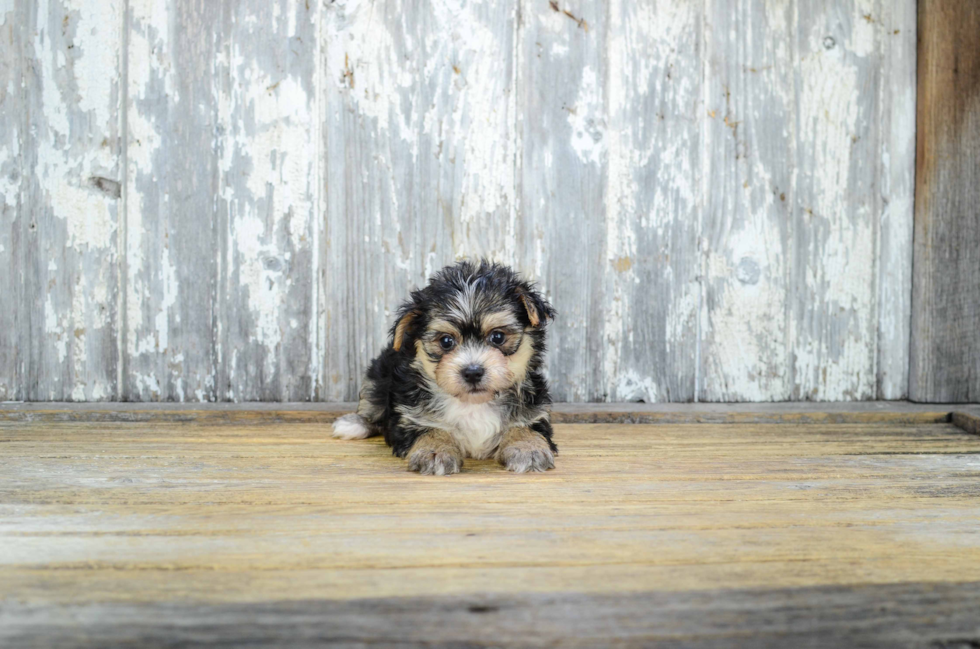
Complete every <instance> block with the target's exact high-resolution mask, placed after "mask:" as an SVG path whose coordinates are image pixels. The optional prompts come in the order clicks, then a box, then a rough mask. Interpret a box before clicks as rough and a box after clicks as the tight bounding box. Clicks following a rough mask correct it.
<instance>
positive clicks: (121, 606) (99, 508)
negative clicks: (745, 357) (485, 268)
mask: <svg viewBox="0 0 980 649" xmlns="http://www.w3.org/2000/svg"><path fill="white" fill-rule="evenodd" d="M63 419H64V417H61V418H59V417H54V416H51V415H50V413H49V414H48V415H44V416H30V417H26V416H9V417H7V418H6V419H5V418H4V417H0V646H3V647H19V646H28V647H49V646H65V647H76V646H91V647H102V646H133V647H154V646H193V645H195V644H199V643H201V644H204V643H210V644H220V645H223V646H252V645H254V646H258V645H263V646H264V645H279V646H308V645H310V646H312V645H322V644H335V645H341V646H352V647H354V646H454V647H459V646H498V645H520V646H542V645H548V646H554V645H556V644H558V645H562V646H613V645H615V646H634V645H635V646H661V645H662V646H698V647H702V646H705V647H714V646H718V647H722V646H732V645H735V644H738V645H741V646H850V645H858V644H860V645H862V646H888V647H902V646H909V647H920V646H932V647H976V646H980V436H977V435H975V434H972V433H970V432H967V431H966V430H964V429H963V427H961V426H957V425H954V424H953V423H950V422H949V421H948V418H946V417H943V418H942V419H941V420H938V421H934V422H933V420H934V419H935V418H934V417H931V416H922V417H908V418H900V419H896V418H892V419H891V420H888V419H887V418H885V420H884V421H881V422H878V423H808V424H807V423H802V424H801V423H791V422H790V420H787V421H786V422H783V423H718V424H705V423H702V424H668V423H662V424H656V425H645V424H632V425H630V424H560V425H558V426H557V428H556V440H557V441H558V444H559V445H560V448H561V454H560V455H559V457H558V461H557V470H555V471H550V472H548V473H547V474H537V475H512V474H508V473H507V472H505V471H503V470H501V469H500V468H499V467H497V466H496V465H494V464H493V463H491V462H477V461H467V462H466V465H465V467H464V471H463V473H462V474H460V475H457V476H452V477H448V478H447V477H441V478H440V477H420V476H418V475H414V474H410V473H407V472H406V471H405V464H404V462H402V461H401V460H398V459H396V458H393V457H392V456H391V455H390V453H389V452H388V450H387V449H386V448H385V447H384V445H383V443H381V442H380V441H378V440H376V439H375V440H369V441H362V442H342V441H335V440H332V439H330V438H329V435H328V426H327V425H326V424H325V423H323V422H315V423H311V420H306V421H304V419H303V418H302V417H296V418H294V419H293V420H291V421H290V422H289V423H282V418H262V417H258V418H255V419H254V421H257V422H259V423H249V421H250V419H249V418H248V417H240V418H234V419H233V420H231V421H229V420H227V419H221V418H216V419H208V418H206V417H202V418H200V420H199V421H198V420H195V418H193V417H190V418H184V420H182V421H171V420H166V419H167V418H163V419H161V420H158V421H155V420H152V418H149V419H150V420H147V421H128V422H121V423H120V422H112V421H84V419H85V418H84V417H81V418H79V419H82V421H63ZM818 419H819V418H818ZM839 419H840V418H838V420H839ZM967 419H969V418H967ZM845 420H846V418H845ZM733 421H735V420H733ZM909 421H911V422H912V423H901V422H909ZM970 421H975V420H972V419H970ZM202 422H204V423H202ZM929 422H933V423H929ZM961 423H962V420H961Z"/></svg>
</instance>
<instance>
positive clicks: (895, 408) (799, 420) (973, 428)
mask: <svg viewBox="0 0 980 649" xmlns="http://www.w3.org/2000/svg"><path fill="white" fill-rule="evenodd" d="M355 406H356V404H354V403H2V404H0V422H3V421H8V422H16V421H27V422H45V421H50V422H71V421H77V422H100V421H101V422H133V423H138V422H187V423H200V424H222V423H239V424H249V423H253V424H273V423H298V424H300V423H309V424H329V423H331V422H332V421H334V420H335V419H336V418H337V417H339V416H341V415H343V414H345V413H348V412H351V411H353V410H354V408H355ZM552 420H553V421H554V422H555V423H562V424H571V423H596V424H698V423H708V424H731V423H738V424H752V423H784V424H808V423H839V424H845V423H876V422H881V423H893V424H925V423H940V422H952V423H954V424H956V425H957V426H959V427H960V428H963V429H964V430H967V431H969V432H972V433H976V434H980V404H915V403H911V402H908V401H871V402H856V403H844V402H840V403H811V402H805V403H668V404H643V403H614V404H596V403H581V404H572V403H562V404H555V406H554V407H553V409H552Z"/></svg>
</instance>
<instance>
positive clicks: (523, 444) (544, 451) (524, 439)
mask: <svg viewBox="0 0 980 649" xmlns="http://www.w3.org/2000/svg"><path fill="white" fill-rule="evenodd" d="M497 462H499V463H501V464H503V465H504V466H505V467H507V470H508V471H513V472H514V473H527V472H529V471H535V472H539V471H547V470H548V469H554V468H555V454H554V453H552V451H551V447H550V446H549V445H548V440H546V439H545V438H544V436H543V435H541V434H540V433H536V432H534V431H533V430H531V429H530V428H524V427H523V426H522V427H519V428H511V429H510V430H508V431H507V432H506V433H504V437H503V439H502V440H500V446H499V447H498V448H497Z"/></svg>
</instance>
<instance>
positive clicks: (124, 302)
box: [116, 0, 130, 401]
mask: <svg viewBox="0 0 980 649" xmlns="http://www.w3.org/2000/svg"><path fill="white" fill-rule="evenodd" d="M129 3H130V0H124V2H123V15H122V21H121V23H122V24H121V25H120V29H121V30H122V35H121V36H122V38H121V39H120V42H121V48H122V52H121V53H120V57H119V58H120V68H121V70H120V74H119V78H120V81H119V83H120V85H121V86H122V87H121V88H120V91H119V97H120V103H121V107H120V111H119V112H120V121H121V125H120V129H119V148H120V165H121V166H122V170H121V173H120V179H121V181H122V183H121V184H122V193H121V199H122V200H121V202H120V205H119V208H120V209H119V211H120V213H121V216H120V217H118V226H117V228H116V249H117V252H116V262H117V265H116V268H117V272H118V273H119V283H118V286H117V290H118V291H119V294H118V296H117V300H116V309H117V311H116V399H117V400H119V401H125V400H126V395H125V379H126V375H127V371H128V369H129V368H128V359H127V357H126V348H127V344H128V329H129V319H128V318H129V308H128V307H129V247H128V243H127V242H128V239H129V28H130V22H129Z"/></svg>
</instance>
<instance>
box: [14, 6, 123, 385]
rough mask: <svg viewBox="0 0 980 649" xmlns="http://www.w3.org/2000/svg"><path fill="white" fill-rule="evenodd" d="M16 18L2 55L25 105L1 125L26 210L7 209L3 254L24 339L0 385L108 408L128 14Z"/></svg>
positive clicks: (33, 10)
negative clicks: (9, 43)
mask: <svg viewBox="0 0 980 649" xmlns="http://www.w3.org/2000/svg"><path fill="white" fill-rule="evenodd" d="M10 4H11V3H5V5H7V6H10ZM5 9H6V8H5ZM10 9H12V11H8V10H3V11H0V14H2V15H4V16H5V24H4V27H3V29H4V31H5V32H6V33H7V34H8V35H10V36H13V32H14V31H19V32H20V33H19V35H18V36H17V37H16V39H15V41H14V43H12V45H14V49H12V50H11V51H10V54H9V55H8V54H7V53H6V50H7V48H6V46H5V47H4V50H5V54H4V57H5V58H6V57H7V56H11V55H12V56H14V57H16V58H15V63H14V65H13V66H12V67H11V68H8V70H9V71H8V77H7V84H6V88H5V94H6V95H7V96H8V97H10V98H11V99H14V101H16V102H17V103H16V104H14V105H12V106H10V109H12V111H9V112H8V109H7V108H6V107H5V110H4V115H5V117H4V121H5V122H6V121H7V120H10V122H9V123H11V125H16V126H14V128H13V129H12V131H11V133H10V136H11V140H10V141H9V144H8V146H12V147H13V148H12V149H10V150H7V151H6V153H5V154H3V157H6V156H7V155H10V156H16V157H17V158H19V160H18V162H17V163H16V169H8V171H7V174H5V175H4V180H3V181H2V182H3V184H4V187H5V190H4V195H5V197H6V196H8V195H9V196H14V195H15V193H13V190H14V187H15V186H18V185H19V199H18V204H19V209H18V210H17V211H16V212H15V211H14V210H8V209H5V210H4V214H5V215H6V216H7V218H8V219H9V220H7V219H4V222H3V226H2V228H0V229H3V230H4V231H5V232H6V235H5V236H6V237H7V239H6V240H7V242H8V243H9V245H10V250H9V251H7V252H2V253H0V254H3V255H8V254H9V255H10V257H9V262H10V263H12V264H13V263H16V264H17V266H16V267H8V269H9V271H11V272H10V273H9V274H5V277H4V280H3V281H2V282H0V283H2V284H4V285H5V286H4V289H3V291H4V293H3V298H4V299H3V303H4V305H5V306H4V310H5V311H12V312H15V315H13V316H11V315H7V316H5V317H6V318H11V317H12V320H11V321H9V322H7V323H6V324H8V325H10V326H13V327H16V329H13V330H12V331H11V332H9V333H5V334H4V336H5V337H7V336H10V338H8V341H9V342H6V343H0V347H7V348H8V349H10V347H15V348H16V351H13V350H11V351H8V352H7V353H6V354H5V357H6V358H7V359H9V360H7V361H6V363H4V365H7V366H8V367H10V368H11V370H13V372H10V371H9V370H0V375H14V376H13V377H12V378H13V380H12V381H11V380H9V379H8V380H3V379H0V382H2V383H6V385H7V387H6V389H5V390H4V391H5V392H7V393H8V395H9V396H10V397H12V398H17V399H29V400H42V401H43V400H58V401H61V400H78V401H88V400H96V401H98V400H107V399H112V398H114V397H115V396H116V394H117V389H116V381H117V373H116V360H117V347H116V338H117V336H116V328H117V326H118V265H117V260H118V252H119V251H118V246H117V228H118V225H119V220H120V218H121V211H120V200H119V199H120V183H119V180H120V176H121V171H122V169H121V155H122V153H121V152H122V145H121V142H120V129H121V110H120V104H119V98H120V96H121V94H120V93H121V92H122V89H121V82H120V80H121V66H120V60H121V51H122V46H121V41H122V30H121V26H122V3H120V2H96V1H89V0H53V1H51V2H41V3H16V4H14V5H13V6H11V7H10ZM8 21H9V22H8ZM18 45H19V52H18V51H17V46H18ZM12 160H13V158H12ZM11 174H13V178H11ZM8 185H9V187H8ZM4 202H5V204H7V203H8V201H7V199H6V198H5V199H4ZM8 243H4V244H3V247H4V248H5V249H6V247H7V245H8ZM11 352H13V353H11ZM8 364H9V365H8Z"/></svg>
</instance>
